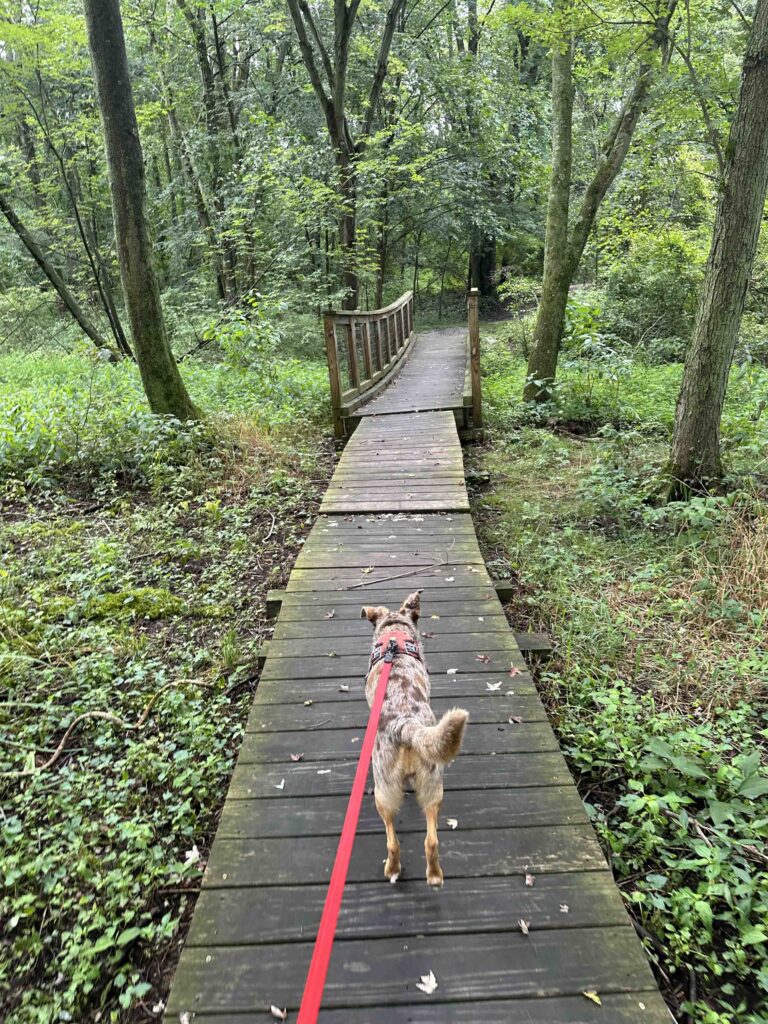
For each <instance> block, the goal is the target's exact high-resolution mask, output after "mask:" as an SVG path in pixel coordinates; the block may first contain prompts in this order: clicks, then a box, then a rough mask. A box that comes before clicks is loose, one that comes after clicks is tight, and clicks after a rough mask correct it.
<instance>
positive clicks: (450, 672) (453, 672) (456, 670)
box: [446, 668, 459, 676]
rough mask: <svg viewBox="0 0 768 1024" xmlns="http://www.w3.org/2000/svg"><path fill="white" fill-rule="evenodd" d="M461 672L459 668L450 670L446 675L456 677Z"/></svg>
mask: <svg viewBox="0 0 768 1024" xmlns="http://www.w3.org/2000/svg"><path fill="white" fill-rule="evenodd" d="M458 671H459V670H458V669H457V668H449V669H448V671H447V673H446V675H449V676H455V675H456V673H457V672H458Z"/></svg>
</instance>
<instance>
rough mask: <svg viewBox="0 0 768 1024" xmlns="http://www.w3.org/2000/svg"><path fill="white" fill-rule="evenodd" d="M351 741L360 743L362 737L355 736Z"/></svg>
mask: <svg viewBox="0 0 768 1024" xmlns="http://www.w3.org/2000/svg"><path fill="white" fill-rule="evenodd" d="M349 742H350V743H359V742H360V737H359V736H353V737H352V739H351V740H350V741H349Z"/></svg>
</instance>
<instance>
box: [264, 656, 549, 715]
mask: <svg viewBox="0 0 768 1024" xmlns="http://www.w3.org/2000/svg"><path fill="white" fill-rule="evenodd" d="M270 664H271V663H270ZM364 682H365V681H364V678H363V674H362V672H360V673H357V674H355V675H351V676H332V677H330V678H323V679H316V680H314V681H311V682H308V681H307V680H306V679H304V678H300V679H295V678H290V677H289V678H286V679H280V678H276V677H273V678H269V679H264V678H263V677H262V679H261V681H260V682H259V687H258V690H257V700H258V703H260V704H262V703H263V704H296V703H297V702H302V701H305V700H314V701H321V700H322V701H350V702H351V701H361V700H364V699H365V696H364ZM430 682H431V686H432V697H433V698H434V699H435V700H439V699H440V698H442V697H445V698H446V699H448V700H451V701H455V702H460V701H461V700H462V698H464V697H485V696H487V695H488V694H489V693H491V692H493V693H495V696H496V697H498V698H499V700H500V701H502V702H503V704H504V705H505V706H508V707H509V708H510V709H511V710H510V714H515V713H516V712H515V711H514V708H515V705H516V701H517V700H518V699H519V698H520V697H531V696H534V695H535V694H536V687H535V686H534V684H533V680H532V678H531V676H530V675H529V674H527V673H524V672H521V673H520V675H518V676H515V677H514V679H508V678H507V677H506V676H505V675H503V674H501V673H500V674H499V675H498V676H494V675H477V674H474V673H470V672H467V673H462V672H457V673H456V675H455V676H449V675H448V674H445V675H437V676H433V677H432V679H431V680H430ZM498 682H500V683H501V684H502V685H501V686H500V687H499V689H498V690H496V691H490V690H489V689H488V684H489V683H490V684H491V685H493V684H494V683H498ZM346 687H348V689H346Z"/></svg>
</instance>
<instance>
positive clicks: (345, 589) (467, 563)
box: [166, 296, 670, 1024]
mask: <svg viewBox="0 0 768 1024" xmlns="http://www.w3.org/2000/svg"><path fill="white" fill-rule="evenodd" d="M470 323H471V326H472V327H473V331H472V336H473V344H472V346H470V345H468V343H467V335H466V332H463V331H456V332H440V333H435V334H426V335H424V336H423V337H420V338H417V337H416V336H415V335H414V333H413V312H412V303H411V300H410V297H409V296H404V297H403V299H402V300H400V302H399V303H396V304H395V305H394V306H393V307H389V308H388V309H387V310H383V311H380V313H379V314H371V313H369V314H364V315H363V314H350V313H345V314H339V315H338V316H333V315H330V314H329V316H328V317H326V341H327V344H328V351H329V367H330V373H331V383H332V393H333V399H334V422H335V426H336V430H337V433H338V434H339V435H342V434H344V433H346V432H348V431H349V430H351V429H352V428H353V427H354V426H355V423H357V426H356V429H354V433H352V436H351V439H350V440H349V441H348V443H347V445H346V448H345V450H344V454H343V456H342V458H341V460H340V462H339V465H338V468H337V470H336V473H335V474H334V477H333V480H332V481H331V484H330V487H329V489H328V492H327V494H326V496H325V500H324V502H323V505H322V509H321V515H320V517H319V518H318V520H317V522H316V524H315V526H314V528H313V530H312V532H311V534H310V535H309V538H308V539H307V542H306V544H305V545H304V548H303V550H302V553H301V555H300V557H299V559H298V560H297V562H296V567H295V569H294V571H293V573H292V575H291V578H290V581H289V583H288V587H287V590H286V591H285V593H284V595H283V597H282V601H281V605H282V606H281V610H280V614H279V618H278V620H277V624H276V628H275V633H274V639H273V640H272V642H271V644H270V647H269V654H268V657H267V659H266V663H265V665H264V669H263V672H262V675H261V680H260V682H259V686H258V691H257V694H256V698H255V701H254V704H253V709H252V711H251V714H250V718H249V720H248V723H247V726H246V733H245V738H244V740H243V745H242V749H241V751H240V756H239V758H238V762H237V766H236V768H235V772H234V775H233V778H232V783H231V786H230V789H229V794H228V796H227V801H226V804H225V806H224V810H223V813H222V817H221V822H220V825H219V830H218V834H217V837H216V840H215V842H214V845H213V849H212V851H211V856H210V860H209V863H208V867H207V870H206V873H205V878H204V882H203V887H202V892H201V894H200V897H199V900H198V903H197V908H196V910H195V913H194V917H193V919H192V924H191V928H190V931H189V936H188V938H187V941H186V944H185V947H184V950H183V952H182V956H181V961H180V964H179V967H178V970H177V973H176V978H175V982H174V984H173V988H172V991H171V996H170V1000H169V1004H168V1008H167V1011H166V1020H167V1021H179V1020H181V1021H182V1022H183V1024H186V1022H187V1021H196V1022H198V1024H258V1022H260V1021H266V1020H269V1019H273V1018H271V1015H270V1006H271V1005H274V1006H276V1007H278V1008H281V1009H282V1008H287V1011H288V1019H289V1020H295V1017H296V1010H297V1008H298V1004H299V1001H300V999H301V994H302V990H303V986H304V980H305V975H306V971H307V967H308V964H309V959H310V955H311V952H312V945H313V941H314V938H315V933H316V929H317V924H318V922H319V919H320V912H321V909H322V905H323V900H324V897H325V886H326V883H327V881H328V878H329V875H330V870H331V866H332V864H333V859H334V854H335V850H336V843H337V840H338V836H339V833H340V829H341V824H342V820H343V816H344V810H345V807H346V798H347V795H348V793H349V788H350V785H351V782H352V776H353V774H354V769H355V763H356V754H357V751H358V750H359V744H360V742H361V740H362V736H363V732H364V729H365V724H366V721H367V716H368V708H367V705H366V703H365V699H364V695H363V677H364V673H365V671H366V668H367V659H368V654H369V645H370V636H371V628H370V624H369V623H368V622H367V621H364V620H361V619H360V617H359V616H360V607H361V605H362V604H371V603H374V602H375V603H383V604H387V605H389V606H393V605H394V606H399V604H400V602H401V600H402V598H403V596H404V595H405V594H406V593H408V592H409V591H412V590H414V589H416V588H417V587H421V588H423V594H422V620H421V627H422V635H423V636H424V645H425V648H426V652H427V658H428V665H429V669H430V672H431V677H432V692H433V706H434V708H435V711H436V712H437V713H438V715H439V714H440V713H441V712H442V711H444V710H446V709H447V708H448V707H450V706H452V705H454V704H455V703H460V704H461V705H462V706H463V707H465V708H467V709H468V710H469V712H470V716H471V717H470V724H469V727H468V730H467V736H466V742H465V749H464V751H463V752H462V754H461V755H460V756H459V758H458V759H457V760H456V761H455V762H454V763H453V764H452V765H450V766H449V767H448V768H447V770H446V776H445V781H446V793H445V802H444V804H443V809H442V814H441V819H440V826H441V834H440V838H441V847H440V855H441V861H442V865H443V869H444V871H445V878H446V880H445V886H444V888H443V889H442V890H438V891H433V890H431V889H430V888H429V887H428V886H427V884H426V882H425V880H424V864H423V860H424V855H423V837H424V823H423V817H422V815H421V813H420V811H419V809H418V807H416V806H415V801H414V800H413V799H410V800H407V801H406V804H405V807H404V809H403V811H402V813H401V815H400V819H399V822H398V826H397V827H398V832H399V833H400V838H401V843H402V857H403V870H404V874H403V878H402V879H401V881H400V882H398V884H397V885H395V886H392V885H389V884H388V883H387V882H386V881H385V879H384V876H383V868H382V864H383V860H384V857H385V854H386V846H385V841H384V831H383V827H382V825H381V822H380V820H379V817H378V815H377V813H376V810H375V808H374V805H373V797H372V795H371V794H370V793H369V795H368V796H367V798H366V802H365V803H364V806H363V811H362V815H361V820H360V827H359V830H358V838H357V840H356V844H355V851H354V854H353V858H352V864H351V869H350V876H349V882H348V884H347V889H346V892H345V896H344V902H343V905H342V910H341V916H340V920H339V928H338V932H337V938H336V943H335V946H334V953H333V959H332V961H331V967H330V973H329V976H328V983H327V985H326V990H325V999H324V1001H323V1011H322V1013H321V1016H320V1020H321V1021H322V1022H323V1024H405V1022H413V1024H470V1022H472V1024H474V1022H481V1021H482V1022H485V1024H523V1022H525V1024H592V1022H602V1024H609V1022H610V1024H641V1022H642V1024H663V1022H668V1021H669V1020H670V1014H669V1012H668V1010H667V1009H666V1007H665V1005H664V1002H663V1000H662V998H661V996H660V995H659V993H658V991H657V989H656V985H655V983H654V979H653V976H652V974H651V971H650V968H649V966H648V962H647V959H646V955H645V952H644V950H643V948H642V946H641V944H640V942H639V940H638V939H637V937H636V935H635V932H634V930H633V928H632V926H631V924H630V922H629V919H628V917H627V915H626V912H625V910H624V907H623V905H622V900H621V897H620V895H619V892H618V889H617V888H616V885H615V884H614V881H613V878H612V875H611V872H610V869H609V867H608V865H607V864H606V861H605V858H604V856H603V853H602V851H601V849H600V847H599V845H598V843H597V840H596V838H595V835H594V832H593V830H592V827H591V825H590V823H589V821H588V819H587V816H586V814H585V811H584V808H583V806H582V803H581V800H580V799H579V796H578V794H577V792H576V789H575V787H574V785H573V782H572V780H571V777H570V775H569V773H568V769H567V767H566V764H565V761H564V759H563V757H562V755H561V753H560V751H559V749H558V744H557V741H556V739H555V736H554V734H553V732H552V730H551V728H550V726H549V724H548V722H547V716H546V714H545V711H544V708H543V706H542V704H541V702H540V700H539V698H538V696H537V693H536V690H535V687H534V685H533V682H532V679H531V677H530V675H529V674H528V672H527V670H526V665H525V662H524V660H523V658H522V655H521V653H520V649H519V647H518V644H517V642H516V640H515V635H514V633H513V632H512V631H511V630H510V629H509V626H508V624H507V621H506V618H505V616H504V613H503V610H502V607H501V604H500V602H499V599H498V597H497V595H496V591H495V589H494V583H493V581H492V580H491V579H490V577H489V576H488V573H487V571H486V568H485V565H484V563H483V559H482V556H481V554H480V550H479V548H478V544H477V540H476V537H475V532H474V529H473V526H472V520H471V517H470V515H469V503H468V500H467V492H466V488H465V484H464V476H463V469H462V456H461V449H460V445H459V436H458V432H457V426H458V427H460V428H462V429H466V428H471V427H472V426H473V422H472V417H473V414H474V416H475V423H474V425H475V426H477V418H479V415H480V408H481V407H480V395H479V375H478V374H477V372H475V373H474V374H473V373H472V372H471V369H472V366H471V364H472V363H473V362H474V364H475V371H476V369H477V331H476V315H475V317H474V318H473V317H470ZM361 324H362V329H361ZM340 334H341V335H342V340H343V348H344V352H343V356H344V358H340V355H339V345H338V338H339V336H340ZM470 347H471V348H472V353H470ZM471 354H473V355H474V359H470V358H469V357H470V355H471ZM356 367H357V368H356ZM360 367H362V368H363V369H362V370H361V369H360ZM473 378H474V383H475V389H476V390H475V391H474V393H473V389H472V386H471V384H472V380H473ZM383 382H386V383H389V386H388V387H383V386H382V384H383ZM371 792H372V791H371ZM430 971H431V972H433V973H434V975H435V978H436V979H437V988H436V990H435V991H434V992H433V993H432V994H430V995H427V994H425V993H424V992H422V991H420V990H419V989H418V988H417V987H416V986H417V984H418V983H419V982H420V980H421V977H422V976H423V975H428V974H429V972H430Z"/></svg>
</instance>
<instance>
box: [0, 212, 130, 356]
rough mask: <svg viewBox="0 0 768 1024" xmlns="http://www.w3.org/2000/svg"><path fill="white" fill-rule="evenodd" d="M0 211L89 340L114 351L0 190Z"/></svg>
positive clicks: (98, 346)
mask: <svg viewBox="0 0 768 1024" xmlns="http://www.w3.org/2000/svg"><path fill="white" fill-rule="evenodd" d="M0 213H2V214H3V216H4V217H5V219H6V220H7V221H8V223H9V224H10V226H11V227H12V228H13V230H14V231H15V232H16V234H17V235H18V236H19V239H20V240H21V242H22V244H23V245H24V247H25V248H26V250H27V252H28V253H29V254H30V256H31V257H32V258H33V259H34V261H35V263H37V265H38V267H40V269H41V270H42V272H43V273H44V274H45V276H46V277H47V278H48V280H49V281H50V282H51V284H52V285H53V287H54V288H55V290H56V294H57V295H58V296H59V298H60V299H61V301H62V302H63V303H64V305H65V306H66V308H67V309H68V310H69V312H70V313H71V314H72V316H73V317H74V318H75V320H76V321H77V323H78V324H79V325H80V327H81V328H82V330H83V332H84V333H85V334H87V335H88V337H89V338H90V339H91V341H92V342H93V343H94V345H95V346H96V348H102V349H107V350H109V351H112V352H113V353H114V349H110V347H109V345H108V344H107V342H106V341H105V340H104V338H103V337H102V336H101V333H100V332H99V330H98V328H97V327H95V326H94V324H93V322H92V321H91V320H90V318H89V317H88V316H87V314H86V313H85V312H84V311H83V309H82V307H81V306H80V304H79V303H78V301H77V299H76V298H75V297H74V295H73V294H72V292H71V291H70V290H69V288H67V285H66V282H65V281H64V279H63V278H62V276H61V274H60V273H59V272H58V270H57V269H56V267H54V265H53V263H51V261H50V260H49V259H48V257H47V256H46V255H45V253H44V252H43V250H42V249H41V248H40V246H39V245H38V244H37V242H36V241H35V239H34V238H33V236H32V234H31V232H30V231H29V229H28V228H27V227H26V226H25V225H24V223H23V222H22V221H21V219H20V218H19V216H18V214H17V213H16V211H15V210H14V208H13V206H12V205H11V201H10V199H9V198H8V196H7V195H6V194H5V193H4V192H0Z"/></svg>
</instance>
